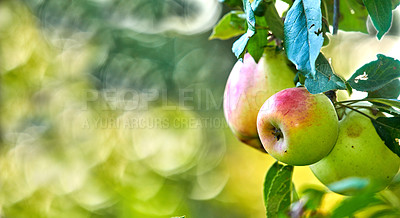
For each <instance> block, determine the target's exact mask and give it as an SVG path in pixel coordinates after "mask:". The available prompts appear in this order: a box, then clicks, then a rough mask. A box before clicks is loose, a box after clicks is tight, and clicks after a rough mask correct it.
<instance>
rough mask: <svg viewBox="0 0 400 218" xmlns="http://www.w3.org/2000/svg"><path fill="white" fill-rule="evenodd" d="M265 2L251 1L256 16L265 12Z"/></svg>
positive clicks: (259, 0)
mask: <svg viewBox="0 0 400 218" xmlns="http://www.w3.org/2000/svg"><path fill="white" fill-rule="evenodd" d="M266 4H267V2H266V1H264V0H254V1H253V2H252V3H251V8H252V9H253V11H254V14H255V15H256V16H263V15H264V13H265V9H266Z"/></svg>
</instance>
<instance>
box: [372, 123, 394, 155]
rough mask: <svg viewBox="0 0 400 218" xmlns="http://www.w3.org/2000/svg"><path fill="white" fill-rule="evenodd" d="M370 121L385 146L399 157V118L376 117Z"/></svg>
mask: <svg viewBox="0 0 400 218" xmlns="http://www.w3.org/2000/svg"><path fill="white" fill-rule="evenodd" d="M371 121H372V124H373V125H374V127H375V130H376V132H377V133H378V135H379V137H381V139H382V140H383V141H384V142H385V145H386V146H387V147H388V148H389V149H390V150H391V151H393V153H395V154H397V156H399V157H400V117H378V118H377V119H376V120H374V119H371Z"/></svg>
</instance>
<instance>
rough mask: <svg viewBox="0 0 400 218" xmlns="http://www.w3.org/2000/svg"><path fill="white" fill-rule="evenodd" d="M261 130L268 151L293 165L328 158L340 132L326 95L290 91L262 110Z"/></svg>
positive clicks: (260, 114)
mask: <svg viewBox="0 0 400 218" xmlns="http://www.w3.org/2000/svg"><path fill="white" fill-rule="evenodd" d="M257 129H258V134H259V135H260V139H261V142H262V144H263V146H264V148H265V150H266V151H267V152H268V153H269V154H270V155H271V156H272V157H274V158H275V159H277V160H278V161H281V162H283V163H286V164H290V165H297V166H304V165H309V164H313V163H315V162H317V161H319V160H321V159H322V158H323V157H325V156H326V155H328V153H329V152H330V151H331V150H332V148H333V146H334V145H335V143H336V139H337V137H338V132H339V124H338V117H337V114H336V111H335V108H334V106H333V104H332V102H331V101H330V100H329V98H328V97H327V96H325V95H324V94H316V95H313V94H310V93H309V92H308V91H307V89H305V88H289V89H285V90H282V91H280V92H278V93H276V94H275V95H273V96H271V97H270V98H269V99H268V100H267V101H266V102H265V103H264V105H263V106H262V107H261V109H260V112H259V113H258V118H257Z"/></svg>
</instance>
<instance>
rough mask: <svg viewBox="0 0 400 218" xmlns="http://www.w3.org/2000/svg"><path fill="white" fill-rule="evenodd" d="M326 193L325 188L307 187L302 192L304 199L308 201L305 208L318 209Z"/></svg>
mask: <svg viewBox="0 0 400 218" xmlns="http://www.w3.org/2000/svg"><path fill="white" fill-rule="evenodd" d="M325 194H326V192H325V190H321V189H315V188H307V189H305V190H304V191H303V193H302V197H301V198H302V199H304V200H305V201H306V203H305V208H306V209H307V210H317V209H318V208H319V207H320V205H321V202H322V199H323V197H324V195H325Z"/></svg>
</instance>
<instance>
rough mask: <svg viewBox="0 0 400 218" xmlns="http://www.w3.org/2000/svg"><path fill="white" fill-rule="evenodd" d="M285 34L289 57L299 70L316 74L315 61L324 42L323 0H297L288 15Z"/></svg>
mask: <svg viewBox="0 0 400 218" xmlns="http://www.w3.org/2000/svg"><path fill="white" fill-rule="evenodd" d="M284 35H285V44H284V46H285V49H286V53H287V56H288V59H289V60H290V61H292V62H293V63H294V64H295V65H296V68H297V70H299V71H301V72H303V73H304V74H305V75H308V74H311V76H314V75H315V74H316V70H315V61H316V59H317V57H318V55H319V53H320V50H321V47H322V44H323V42H324V37H323V34H322V14H321V1H320V0H304V1H302V0H296V1H295V2H294V3H293V5H292V7H291V8H290V9H289V11H288V13H287V15H286V19H285V23H284Z"/></svg>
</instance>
